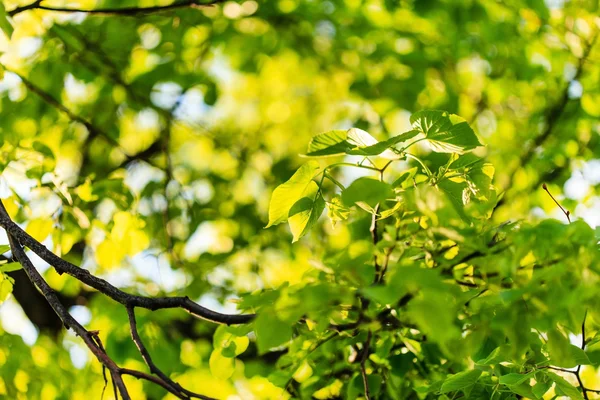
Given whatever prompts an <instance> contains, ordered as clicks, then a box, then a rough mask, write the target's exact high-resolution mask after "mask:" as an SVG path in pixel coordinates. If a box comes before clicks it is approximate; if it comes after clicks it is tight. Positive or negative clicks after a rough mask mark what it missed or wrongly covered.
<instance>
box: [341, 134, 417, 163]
mask: <svg viewBox="0 0 600 400" xmlns="http://www.w3.org/2000/svg"><path fill="white" fill-rule="evenodd" d="M419 133H420V132H419V131H417V130H411V131H408V132H404V133H402V134H400V135H398V136H393V137H391V138H389V139H387V140H384V141H383V142H379V143H376V144H373V145H370V146H366V147H359V148H357V149H351V150H348V152H347V153H348V154H353V155H361V156H377V155H379V154H381V153H383V152H385V151H386V150H388V149H390V148H391V147H393V146H394V145H396V144H398V143H401V142H405V141H407V140H409V139H412V138H413V137H415V136H417V135H418V134H419ZM392 155H393V154H387V156H388V158H389V157H390V156H392ZM394 158H399V156H395V157H394Z"/></svg>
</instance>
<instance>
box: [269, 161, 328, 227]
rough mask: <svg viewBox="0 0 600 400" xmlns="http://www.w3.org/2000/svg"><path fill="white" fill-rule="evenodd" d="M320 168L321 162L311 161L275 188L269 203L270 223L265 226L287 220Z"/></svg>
mask: <svg viewBox="0 0 600 400" xmlns="http://www.w3.org/2000/svg"><path fill="white" fill-rule="evenodd" d="M318 170H319V163H317V162H316V161H309V162H307V163H306V164H304V165H302V166H301V167H300V168H299V169H298V170H297V171H296V173H295V174H294V175H292V177H291V178H290V179H289V180H288V181H287V182H285V183H282V184H281V185H279V186H277V188H275V190H274V191H273V195H272V196H271V203H270V204H269V223H268V224H267V226H266V227H265V228H268V227H270V226H273V225H277V224H279V223H281V222H285V221H287V219H288V215H289V212H290V209H291V208H292V206H293V205H294V204H295V203H296V202H297V201H298V200H300V199H301V198H302V197H303V196H304V193H305V191H306V190H307V188H308V187H309V185H310V183H311V182H312V180H313V178H314V177H315V174H316V173H317V171H318Z"/></svg>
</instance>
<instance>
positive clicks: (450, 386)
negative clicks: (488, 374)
mask: <svg viewBox="0 0 600 400" xmlns="http://www.w3.org/2000/svg"><path fill="white" fill-rule="evenodd" d="M481 372H482V371H481V370H478V369H472V370H470V371H463V372H459V373H458V374H455V375H452V376H449V377H448V378H446V380H445V381H444V383H443V384H442V388H441V389H440V392H441V393H448V392H456V391H457V390H462V389H465V388H467V387H468V386H470V385H473V384H474V383H475V382H477V379H479V376H480V375H481Z"/></svg>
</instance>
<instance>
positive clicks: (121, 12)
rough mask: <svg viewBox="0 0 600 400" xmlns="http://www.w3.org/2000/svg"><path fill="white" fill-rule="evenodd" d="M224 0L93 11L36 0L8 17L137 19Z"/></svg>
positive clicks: (187, 1) (194, 0)
mask: <svg viewBox="0 0 600 400" xmlns="http://www.w3.org/2000/svg"><path fill="white" fill-rule="evenodd" d="M222 1H223V0H213V1H211V2H209V3H201V2H200V1H198V0H185V1H179V2H174V3H171V4H168V5H166V6H153V7H116V8H97V9H92V10H89V9H88V10H86V9H81V8H70V7H53V6H44V5H42V4H41V3H42V1H41V0H36V1H34V2H33V3H31V4H28V5H25V6H22V7H17V8H15V9H13V10H11V11H9V12H8V15H10V16H11V17H12V16H14V15H16V14H19V13H22V12H24V11H28V10H45V11H53V12H61V13H86V14H92V15H112V16H125V17H135V16H139V15H143V14H154V13H160V12H164V11H170V10H176V9H179V8H198V7H208V6H212V5H215V4H218V3H221V2H222Z"/></svg>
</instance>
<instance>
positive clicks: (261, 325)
mask: <svg viewBox="0 0 600 400" xmlns="http://www.w3.org/2000/svg"><path fill="white" fill-rule="evenodd" d="M254 329H255V333H256V344H257V346H258V352H259V353H260V354H265V353H266V352H268V351H269V350H271V349H272V348H274V347H278V346H281V345H283V344H284V343H286V342H288V341H289V340H290V339H291V338H292V328H291V327H290V326H289V325H288V324H286V323H285V322H283V321H281V320H280V319H279V318H277V316H275V314H274V313H273V312H272V311H266V310H265V311H263V312H261V313H259V315H258V317H257V318H256V321H255V322H254Z"/></svg>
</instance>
